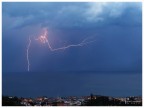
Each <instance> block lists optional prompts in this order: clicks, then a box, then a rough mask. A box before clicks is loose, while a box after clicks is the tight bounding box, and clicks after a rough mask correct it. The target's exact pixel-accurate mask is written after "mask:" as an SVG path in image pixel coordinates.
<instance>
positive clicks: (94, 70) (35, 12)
mask: <svg viewBox="0 0 144 108" xmlns="http://www.w3.org/2000/svg"><path fill="white" fill-rule="evenodd" d="M44 28H46V29H47V30H48V39H49V42H50V44H51V46H52V47H53V48H59V47H63V46H67V45H70V44H78V43H80V42H81V41H82V40H83V39H85V38H88V37H90V40H95V42H92V43H90V44H87V45H84V46H82V47H71V48H68V49H65V50H59V51H54V52H52V51H50V50H49V48H48V46H47V45H46V44H42V43H40V42H38V41H36V40H34V39H33V40H32V42H31V46H30V49H29V60H30V71H29V72H28V71H27V52H26V51H27V46H28V42H29V36H33V37H38V36H39V35H40V34H41V32H42V30H43V29H44ZM91 37H92V38H91ZM2 93H3V95H12V96H15V95H16V96H24V97H29V96H31V97H35V96H43V95H46V96H68V95H77V96H80V95H89V94H90V93H94V94H100V95H110V96H129V95H142V3H138V2H137V3H132V2H129V3H126V2H125V3H122V2H117V3H111V2H109V3H108V2H107V3H106V2H96V3H95V2H94V3H93V2H91V3H90V2H83V3H82V2H81V3H80V2H72V3H70V2H69V3H66V2H59V3H58V2H55V3H53V2H46V3H45V2H43V3H42V2H39V3H38V2H29V3H27V2H24V3H23V2H19V3H18V2H11V3H10V2H3V3H2Z"/></svg>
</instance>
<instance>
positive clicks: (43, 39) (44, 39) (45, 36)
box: [27, 29, 96, 71]
mask: <svg viewBox="0 0 144 108" xmlns="http://www.w3.org/2000/svg"><path fill="white" fill-rule="evenodd" d="M35 40H38V41H40V42H41V43H43V44H47V45H48V48H49V50H50V51H58V50H65V49H67V48H70V47H80V46H84V45H87V44H89V43H92V42H95V41H96V40H92V41H88V40H90V37H88V38H86V39H84V40H83V41H82V42H81V43H79V44H70V45H67V46H64V47H59V48H52V46H51V45H50V42H49V40H48V32H47V30H46V29H45V30H44V33H43V35H40V36H39V37H38V38H36V39H35ZM30 45H31V38H30V37H29V44H28V47H27V62H28V71H29V69H30V62H29V48H30Z"/></svg>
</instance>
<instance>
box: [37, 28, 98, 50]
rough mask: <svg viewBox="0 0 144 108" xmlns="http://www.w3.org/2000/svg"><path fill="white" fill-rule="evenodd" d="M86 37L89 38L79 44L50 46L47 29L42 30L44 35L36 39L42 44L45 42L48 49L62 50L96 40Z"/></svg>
mask: <svg viewBox="0 0 144 108" xmlns="http://www.w3.org/2000/svg"><path fill="white" fill-rule="evenodd" d="M88 39H90V37H88V38H86V39H84V40H83V41H82V42H81V43H79V44H71V45H68V46H64V47H60V48H52V46H51V45H50V42H49V40H48V33H47V30H45V31H44V35H41V36H39V37H38V38H37V39H36V40H40V42H42V43H43V44H46V43H47V45H48V48H49V49H50V51H57V50H64V49H67V48H70V47H78V46H84V45H86V44H89V43H92V42H94V41H96V40H93V41H87V40H88Z"/></svg>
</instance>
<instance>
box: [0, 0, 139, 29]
mask: <svg viewBox="0 0 144 108" xmlns="http://www.w3.org/2000/svg"><path fill="white" fill-rule="evenodd" d="M141 8H142V6H141V3H87V2H84V3H38V2H36V3H31V2H30V3H3V15H8V16H9V17H13V18H15V21H14V22H13V24H12V25H11V26H12V27H16V28H22V27H25V26H30V25H36V24H40V25H42V26H46V27H49V26H50V27H66V28H67V27H81V26H85V27H89V26H90V27H92V26H93V27H95V26H101V25H107V24H108V25H109V24H119V25H120V24H124V25H141V22H142V21H141V20H142V19H141V17H142V16H141ZM129 19H130V20H129Z"/></svg>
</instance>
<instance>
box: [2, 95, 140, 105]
mask: <svg viewBox="0 0 144 108" xmlns="http://www.w3.org/2000/svg"><path fill="white" fill-rule="evenodd" d="M2 106H142V97H141V96H131V97H124V98H122V97H118V98H114V97H109V96H100V95H93V94H91V95H90V96H81V97H75V96H69V97H57V98H52V97H46V96H43V97H37V98H23V97H21V98H18V97H11V96H2Z"/></svg>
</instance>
